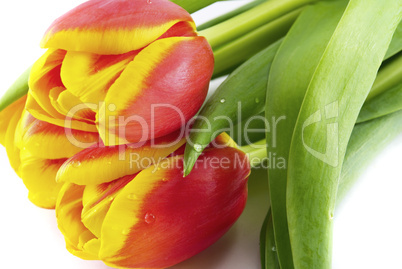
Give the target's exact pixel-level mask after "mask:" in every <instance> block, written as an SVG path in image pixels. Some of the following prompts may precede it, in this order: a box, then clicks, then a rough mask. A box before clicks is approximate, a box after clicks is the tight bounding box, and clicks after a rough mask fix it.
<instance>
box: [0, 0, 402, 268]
mask: <svg viewBox="0 0 402 269" xmlns="http://www.w3.org/2000/svg"><path fill="white" fill-rule="evenodd" d="M81 2H82V1H80V0H70V1H54V0H53V1H50V0H35V1H17V0H14V1H3V3H2V4H0V5H1V15H0V34H1V42H0V94H3V93H4V92H5V91H6V89H7V88H8V87H9V86H10V85H11V84H12V82H13V81H14V79H15V78H17V77H18V76H19V74H20V73H22V72H23V71H24V70H25V69H26V68H27V67H28V66H30V65H31V64H32V63H33V62H34V61H35V60H36V59H37V58H38V57H39V56H40V55H41V54H42V53H43V50H41V49H40V48H39V42H40V39H41V37H42V35H43V33H44V32H45V30H46V29H47V27H48V26H49V25H50V23H51V22H52V21H53V20H54V19H56V18H57V17H58V16H60V15H62V14H63V13H65V12H66V11H68V10H69V9H71V8H72V7H74V6H75V5H77V4H79V3H81ZM238 4H239V1H237V3H234V2H230V1H228V2H226V3H220V4H218V5H215V6H214V9H212V10H211V9H209V10H208V11H204V12H199V13H198V14H197V15H196V16H195V20H196V21H197V22H203V21H205V20H206V19H207V18H208V16H213V14H215V13H217V12H224V11H225V10H227V9H230V8H234V7H235V6H236V5H238ZM401 160H402V136H399V137H398V139H396V140H395V141H394V142H393V143H392V144H391V145H390V146H389V147H388V148H386V150H385V151H384V152H383V153H382V154H380V155H379V156H378V157H377V159H376V160H375V161H374V162H373V163H372V165H371V166H370V167H369V168H368V169H367V171H366V172H365V173H364V175H362V177H361V179H360V181H359V183H358V184H357V185H356V186H355V188H354V189H352V191H351V192H350V194H349V195H348V196H347V198H346V199H345V201H344V202H343V203H342V204H341V206H340V207H339V208H338V209H337V212H336V214H335V230H334V255H333V260H334V262H333V265H334V268H336V269H348V268H350V269H355V268H402V261H401V259H400V255H401V253H402V244H401V242H402V231H401V227H402V218H401V212H402V211H401V205H402V195H401V192H402V183H401V182H402V172H401ZM0 167H1V172H0V178H1V181H0V182H1V183H0V186H1V187H0V206H1V207H0V242H1V246H2V250H1V251H0V262H1V264H2V266H1V267H3V266H4V267H5V268H43V269H47V268H49V269H50V268H52V269H53V268H59V269H67V268H76V269H81V268H82V269H83V268H99V269H101V268H108V267H107V266H105V265H103V263H102V262H97V261H83V260H80V259H79V258H76V257H74V256H72V255H71V254H69V253H68V252H67V250H66V249H65V247H64V240H63V237H62V236H61V234H60V233H59V231H58V230H57V224H56V221H55V216H54V211H52V210H44V209H40V208H37V207H35V206H34V205H32V204H31V203H30V202H29V201H28V199H27V191H26V189H25V187H24V185H23V184H22V181H21V180H20V179H19V178H18V177H17V176H16V175H15V174H14V172H13V171H12V169H11V168H10V166H9V164H8V159H7V156H6V153H5V150H4V148H2V147H1V149H0ZM249 189H250V197H249V200H248V204H247V207H246V210H245V212H244V213H243V215H242V216H241V218H240V219H239V221H238V222H237V223H236V224H235V225H234V226H233V227H232V229H231V230H230V231H229V233H228V234H226V235H225V236H224V237H223V238H222V239H221V240H219V241H218V242H217V243H216V244H214V245H213V246H211V247H210V248H209V249H207V250H206V251H204V252H202V253H200V254H198V255H196V256H195V257H193V258H191V259H189V260H188V261H185V262H184V263H182V264H180V265H177V266H175V267H174V268H176V269H179V268H180V269H187V268H191V269H193V268H195V269H197V268H199V269H201V268H212V269H214V268H219V269H226V268H233V269H237V268H238V269H243V268H251V269H253V268H260V264H259V245H258V236H259V230H260V227H261V224H262V220H263V217H264V215H265V213H266V211H267V208H268V201H267V199H268V198H267V197H266V195H265V194H266V191H267V186H266V177H265V176H264V171H254V172H253V175H252V177H251V178H250V183H249Z"/></svg>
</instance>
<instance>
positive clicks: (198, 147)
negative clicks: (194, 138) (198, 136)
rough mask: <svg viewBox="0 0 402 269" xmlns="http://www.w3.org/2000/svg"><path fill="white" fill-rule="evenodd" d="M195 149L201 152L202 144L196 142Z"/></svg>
mask: <svg viewBox="0 0 402 269" xmlns="http://www.w3.org/2000/svg"><path fill="white" fill-rule="evenodd" d="M194 149H195V151H197V152H201V151H202V146H201V145H200V144H195V145H194Z"/></svg>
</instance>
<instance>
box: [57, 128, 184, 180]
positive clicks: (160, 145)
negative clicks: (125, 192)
mask: <svg viewBox="0 0 402 269" xmlns="http://www.w3.org/2000/svg"><path fill="white" fill-rule="evenodd" d="M179 138H180V137H179ZM179 138H178V136H177V133H172V134H171V135H168V136H165V137H161V138H159V139H156V140H155V141H146V142H144V143H140V144H126V145H120V146H103V145H102V144H98V145H96V146H93V147H90V148H87V149H85V150H83V151H81V152H79V153H78V154H76V155H74V156H73V157H71V158H70V159H68V161H66V162H65V163H64V164H63V166H62V167H61V168H60V170H59V172H58V174H57V181H60V182H70V183H74V184H77V185H89V184H101V183H104V182H110V181H113V180H115V179H117V178H120V177H123V176H126V175H132V174H135V173H137V172H139V171H140V170H142V169H144V168H146V167H148V166H150V165H152V164H154V163H157V162H159V161H161V160H162V159H163V158H165V157H166V156H168V155H169V154H170V153H171V152H173V151H175V150H176V149H178V148H180V147H181V146H182V145H183V144H184V143H185V138H181V139H179Z"/></svg>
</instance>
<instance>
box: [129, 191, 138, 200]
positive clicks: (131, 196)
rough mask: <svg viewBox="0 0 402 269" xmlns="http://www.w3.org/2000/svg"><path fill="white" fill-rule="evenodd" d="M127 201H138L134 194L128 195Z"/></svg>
mask: <svg viewBox="0 0 402 269" xmlns="http://www.w3.org/2000/svg"><path fill="white" fill-rule="evenodd" d="M127 199H130V200H136V199H137V195H135V194H134V193H130V194H129V195H127Z"/></svg>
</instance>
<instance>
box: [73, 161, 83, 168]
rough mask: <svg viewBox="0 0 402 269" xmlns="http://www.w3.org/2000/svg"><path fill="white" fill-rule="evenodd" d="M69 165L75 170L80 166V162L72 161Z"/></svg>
mask: <svg viewBox="0 0 402 269" xmlns="http://www.w3.org/2000/svg"><path fill="white" fill-rule="evenodd" d="M71 165H72V166H73V167H75V168H77V167H80V166H81V162H80V161H72V162H71Z"/></svg>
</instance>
